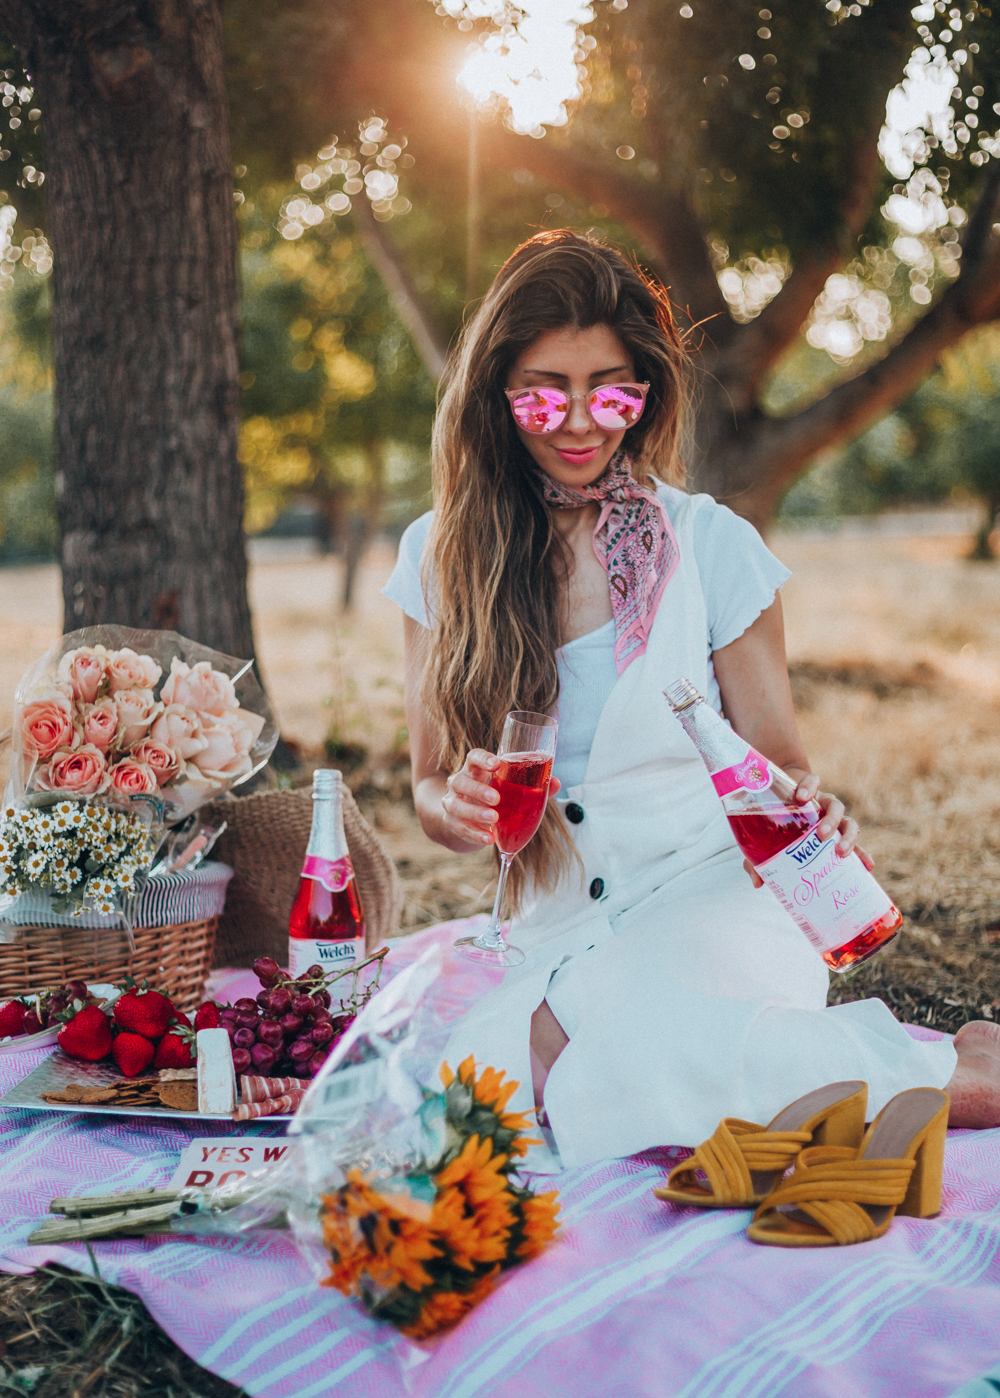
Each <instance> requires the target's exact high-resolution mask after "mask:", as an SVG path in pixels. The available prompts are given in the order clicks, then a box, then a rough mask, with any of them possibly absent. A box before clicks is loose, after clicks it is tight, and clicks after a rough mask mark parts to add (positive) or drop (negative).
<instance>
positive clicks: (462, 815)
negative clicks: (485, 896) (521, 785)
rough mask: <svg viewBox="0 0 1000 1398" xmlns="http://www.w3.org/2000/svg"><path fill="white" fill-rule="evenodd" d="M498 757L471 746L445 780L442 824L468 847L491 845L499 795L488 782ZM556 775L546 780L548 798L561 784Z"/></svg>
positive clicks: (494, 830) (498, 763)
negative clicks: (456, 767)
mask: <svg viewBox="0 0 1000 1398" xmlns="http://www.w3.org/2000/svg"><path fill="white" fill-rule="evenodd" d="M499 765H500V758H499V757H497V756H496V754H495V753H492V752H487V751H486V750H485V749H484V748H473V749H472V751H471V752H470V753H469V755H468V757H466V759H465V762H464V764H463V766H462V769H461V771H459V772H453V773H452V775H451V776H450V777H449V778H448V780H447V782H446V783H445V786H446V791H445V794H444V796H443V797H442V799H441V809H442V810H443V812H444V824H445V827H446V829H447V830H448V832H449V834H451V835H454V836H457V837H458V838H459V839H460V840H464V841H465V842H466V843H467V845H468V847H469V849H470V850H471V849H479V848H481V847H482V846H483V845H491V844H492V843H493V840H494V835H495V833H496V824H497V810H496V808H497V806H498V805H499V804H500V795H499V792H497V791H496V789H495V788H494V787H492V786H491V785H490V779H491V777H492V776H493V773H494V772H495V771H496V769H497V768H498V767H499ZM561 785H562V784H561V782H560V781H559V778H558V777H553V778H552V779H551V780H550V782H549V793H548V794H549V799H551V798H552V797H553V796H555V794H556V792H557V791H559V789H560V787H561Z"/></svg>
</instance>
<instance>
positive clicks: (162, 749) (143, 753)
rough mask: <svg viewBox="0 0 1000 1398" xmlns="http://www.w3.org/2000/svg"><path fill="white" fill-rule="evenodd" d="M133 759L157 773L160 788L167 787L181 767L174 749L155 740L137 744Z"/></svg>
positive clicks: (148, 739)
mask: <svg viewBox="0 0 1000 1398" xmlns="http://www.w3.org/2000/svg"><path fill="white" fill-rule="evenodd" d="M131 757H132V759H133V761H135V762H140V763H144V764H145V765H146V766H147V767H149V768H150V770H151V771H152V772H153V773H155V775H156V781H157V785H158V786H166V784H167V782H169V781H172V780H173V779H174V777H176V775H177V773H178V771H179V769H180V765H181V764H180V759H179V758H178V756H177V754H176V753H175V752H174V750H173V748H168V747H167V745H166V743H158V742H156V741H155V740H154V739H153V738H146V739H144V740H143V741H142V742H141V743H136V745H135V747H134V748H133V749H132V752H131Z"/></svg>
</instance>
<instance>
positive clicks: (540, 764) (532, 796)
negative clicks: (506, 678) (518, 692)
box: [455, 709, 559, 966]
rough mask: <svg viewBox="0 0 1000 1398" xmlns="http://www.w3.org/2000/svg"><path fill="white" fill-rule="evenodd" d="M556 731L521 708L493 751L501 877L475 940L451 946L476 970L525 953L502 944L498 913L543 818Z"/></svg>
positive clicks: (515, 962) (513, 962)
mask: <svg viewBox="0 0 1000 1398" xmlns="http://www.w3.org/2000/svg"><path fill="white" fill-rule="evenodd" d="M558 732H559V724H558V722H557V721H556V720H555V719H554V718H549V716H548V715H547V714H533V713H529V712H527V711H525V710H523V709H517V710H515V711H514V712H513V713H510V714H508V715H507V718H506V721H505V722H504V726H503V736H502V737H501V739H500V749H499V751H498V752H497V757H499V759H500V761H499V764H498V765H497V767H496V769H495V770H494V772H493V775H492V777H491V778H490V784H491V786H492V787H493V789H494V790H495V791H497V792H499V794H500V801H499V803H498V805H497V807H496V812H497V822H496V826H495V834H494V843H495V844H496V847H497V849H498V850H499V851H500V879H499V882H498V883H497V896H496V898H495V900H494V902H493V915H492V916H491V918H490V921H489V925H488V926H487V927H486V928H485V929H484V931H483V932H481V933H480V935H479V936H478V937H462V938H460V939H459V941H457V942H456V943H455V950H456V951H457V952H459V953H460V954H461V955H462V956H467V957H468V958H469V960H470V961H478V962H479V964H480V965H481V966H520V964H521V962H522V961H523V960H524V952H523V951H521V950H520V949H519V948H518V947H512V946H510V944H509V943H508V942H506V941H505V940H504V935H503V928H502V926H501V923H500V911H501V908H502V907H503V895H504V892H505V890H506V888H507V875H508V873H509V872H510V865H511V860H512V859H513V858H514V856H515V854H519V853H520V851H521V850H523V849H524V847H525V845H526V844H527V843H528V841H529V840H530V839H531V837H532V836H533V835H534V833H535V831H536V830H537V829H538V827H539V825H541V823H542V816H543V815H544V814H545V803H546V801H547V800H548V796H549V778H550V777H551V776H552V759H553V758H554V757H555V754H556V734H557V733H558Z"/></svg>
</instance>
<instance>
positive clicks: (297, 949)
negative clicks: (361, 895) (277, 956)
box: [288, 937, 365, 1000]
mask: <svg viewBox="0 0 1000 1398" xmlns="http://www.w3.org/2000/svg"><path fill="white" fill-rule="evenodd" d="M364 959H365V939H364V937H345V938H344V939H343V940H342V941H324V940H323V939H322V938H316V939H313V938H311V937H289V939H288V969H289V972H290V973H291V975H292V976H293V977H298V976H301V975H303V974H304V973H305V972H306V971H308V969H309V967H310V966H322V967H323V970H324V971H346V970H347V969H348V968H349V967H351V966H356V965H357V964H358V962H359V961H364ZM338 984H339V982H337V981H335V982H334V990H333V991H331V994H333V997H334V999H335V1000H336V998H337V997H336V993H335V992H336V987H337V985H338Z"/></svg>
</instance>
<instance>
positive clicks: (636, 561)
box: [538, 451, 680, 675]
mask: <svg viewBox="0 0 1000 1398" xmlns="http://www.w3.org/2000/svg"><path fill="white" fill-rule="evenodd" d="M538 475H539V478H540V480H541V482H542V491H543V493H544V495H545V499H546V500H547V502H548V503H549V504H550V505H551V506H552V507H553V508H554V509H557V510H578V509H579V508H580V506H581V505H587V504H589V503H590V502H591V501H593V500H596V501H597V503H598V504H599V505H600V506H601V516H600V518H599V519H598V521H597V527H596V529H595V530H594V553H595V554H596V555H597V557H598V558H599V559H600V561H601V563H602V564H603V566H604V568H605V569H606V571H607V574H608V585H609V587H610V589H611V610H612V612H613V613H614V618H615V668H616V669H617V671H618V673H619V675H621V674H624V672H625V670H626V669H627V668H628V666H629V665H630V664H631V663H632V661H633V660H635V659H636V658H637V657H638V656H640V655H642V654H643V652H644V651H645V649H646V643H647V641H648V640H649V633H650V631H651V630H652V627H653V618H654V617H655V616H656V609H657V607H658V606H659V604H660V598H661V597H662V596H663V589H664V588H665V587H666V585H667V583H668V582H669V581H670V579H671V578H672V577H673V575H674V572H675V570H676V568H677V564H678V562H679V560H680V549H679V548H678V545H677V536H676V534H675V533H674V531H673V527H672V525H671V523H670V520H669V519H668V518H667V512H666V510H665V509H664V507H663V502H662V501H661V500H660V498H659V496H658V495H657V494H656V493H655V491H652V490H648V489H646V487H645V486H641V485H639V483H638V482H637V481H636V479H635V477H634V476H633V474H632V463H631V461H630V460H629V458H628V457H627V456H626V455H625V453H624V452H621V451H620V452H617V453H616V454H615V455H614V456H613V457H612V458H611V460H610V461H609V462H608V468H607V470H606V471H605V472H604V474H603V475H602V476H601V477H600V478H599V479H598V480H596V481H595V482H594V483H593V485H585V486H582V487H581V488H580V489H579V490H577V489H574V488H573V487H572V486H568V485H560V484H559V482H558V481H554V480H553V479H552V477H551V476H549V475H547V474H546V473H545V472H544V471H542V470H539V471H538Z"/></svg>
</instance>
